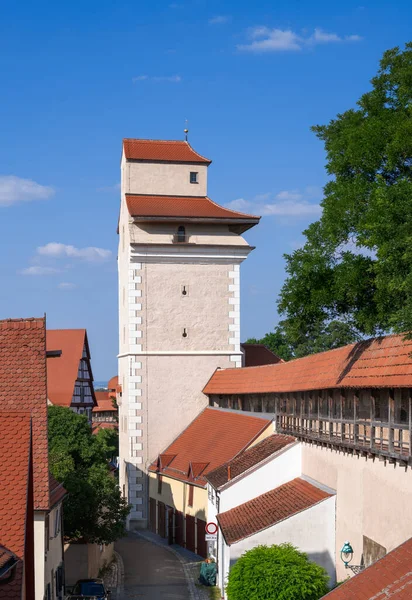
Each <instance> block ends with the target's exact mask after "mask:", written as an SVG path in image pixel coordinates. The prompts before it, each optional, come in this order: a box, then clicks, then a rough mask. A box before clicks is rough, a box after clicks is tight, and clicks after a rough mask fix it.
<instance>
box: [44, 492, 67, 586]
mask: <svg viewBox="0 0 412 600" xmlns="http://www.w3.org/2000/svg"><path fill="white" fill-rule="evenodd" d="M61 507H62V504H61V503H60V504H58V505H57V506H54V507H53V509H52V510H51V511H50V512H49V551H48V552H47V554H46V561H45V565H44V587H45V588H46V586H47V584H48V583H50V584H51V585H54V586H55V579H54V581H52V571H53V573H54V575H55V573H56V571H57V567H58V566H59V565H61V564H62V561H63V544H62V531H63V526H62V521H61V519H62V508H61ZM56 516H57V518H58V519H59V521H60V525H59V529H60V531H59V533H57V534H55V520H56Z"/></svg>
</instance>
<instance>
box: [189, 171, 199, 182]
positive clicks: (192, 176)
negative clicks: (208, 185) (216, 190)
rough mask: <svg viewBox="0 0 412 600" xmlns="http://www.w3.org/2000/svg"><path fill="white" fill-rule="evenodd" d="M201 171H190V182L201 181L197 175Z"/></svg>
mask: <svg viewBox="0 0 412 600" xmlns="http://www.w3.org/2000/svg"><path fill="white" fill-rule="evenodd" d="M198 175H199V173H198V172H197V171H190V183H199V181H198V178H197V176H198Z"/></svg>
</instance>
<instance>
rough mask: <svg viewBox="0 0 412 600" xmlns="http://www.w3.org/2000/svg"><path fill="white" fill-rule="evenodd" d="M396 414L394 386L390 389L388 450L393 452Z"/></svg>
mask: <svg viewBox="0 0 412 600" xmlns="http://www.w3.org/2000/svg"><path fill="white" fill-rule="evenodd" d="M394 416H395V394H394V390H393V388H391V389H390V390H389V402H388V451H389V453H391V452H393V421H394Z"/></svg>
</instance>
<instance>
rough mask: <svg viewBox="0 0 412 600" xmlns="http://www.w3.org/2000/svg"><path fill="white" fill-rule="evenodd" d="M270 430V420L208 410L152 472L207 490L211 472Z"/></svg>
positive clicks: (151, 467)
mask: <svg viewBox="0 0 412 600" xmlns="http://www.w3.org/2000/svg"><path fill="white" fill-rule="evenodd" d="M270 426H271V421H270V420H268V419H262V418H259V417H251V416H248V415H245V414H241V413H233V412H225V411H221V410H219V409H214V408H206V409H205V410H204V411H203V412H202V413H200V415H199V416H198V417H196V419H195V420H194V421H192V422H191V423H190V425H189V426H188V427H187V428H186V429H185V430H184V431H183V433H181V434H180V436H179V437H178V438H176V440H175V441H174V442H173V443H172V444H171V445H170V446H169V447H168V448H167V449H165V451H164V452H163V453H162V454H161V455H160V457H161V459H160V460H159V459H158V460H156V461H154V462H153V463H152V465H151V466H150V468H149V470H150V471H152V472H157V473H162V474H163V475H165V476H170V477H173V478H174V479H179V480H180V481H186V482H191V483H195V484H196V485H199V486H202V487H206V480H205V475H206V474H207V473H208V472H209V471H211V470H213V469H215V468H216V467H217V466H218V465H220V464H222V463H223V462H226V461H228V460H230V459H232V458H234V457H235V456H236V455H237V454H239V452H241V451H242V450H244V449H245V448H247V447H248V446H249V445H250V444H251V443H252V442H253V441H254V440H255V439H256V438H257V437H258V436H259V435H260V434H261V433H263V431H264V430H265V429H266V428H267V427H270ZM165 455H166V456H168V457H169V459H170V458H172V460H169V459H166V460H165V458H164V457H165ZM160 462H161V465H160Z"/></svg>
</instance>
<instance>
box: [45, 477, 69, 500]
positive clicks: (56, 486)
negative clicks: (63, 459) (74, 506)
mask: <svg viewBox="0 0 412 600" xmlns="http://www.w3.org/2000/svg"><path fill="white" fill-rule="evenodd" d="M49 481H50V506H51V507H52V506H55V505H56V504H58V503H59V502H60V501H61V500H63V498H64V497H65V495H66V494H67V491H66V490H65V489H64V487H63V484H62V483H59V482H58V481H56V479H55V478H54V477H53V475H52V474H51V473H49Z"/></svg>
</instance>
